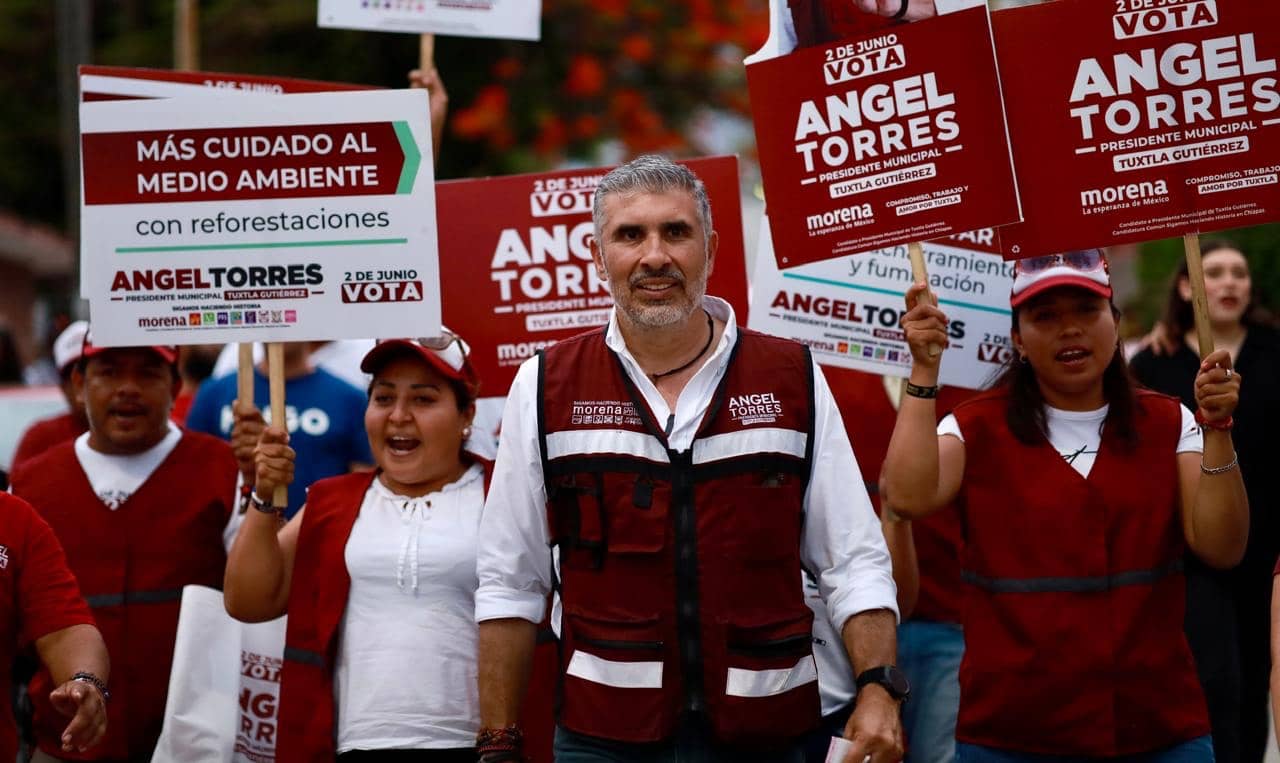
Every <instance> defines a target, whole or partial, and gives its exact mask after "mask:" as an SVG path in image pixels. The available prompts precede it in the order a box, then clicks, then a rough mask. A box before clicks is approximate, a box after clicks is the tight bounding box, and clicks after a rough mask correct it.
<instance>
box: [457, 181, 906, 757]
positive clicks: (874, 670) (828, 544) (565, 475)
mask: <svg viewBox="0 0 1280 763" xmlns="http://www.w3.org/2000/svg"><path fill="white" fill-rule="evenodd" d="M594 215H595V240H594V241H593V242H592V244H591V249H592V255H593V257H594V260H595V265H596V267H597V268H598V272H599V274H600V277H601V279H602V280H603V281H605V282H606V283H608V284H609V288H610V291H611V293H612V295H613V299H614V306H615V309H614V311H613V314H612V316H611V318H610V321H609V325H608V326H607V327H606V328H605V329H604V330H603V331H601V330H594V331H590V332H588V333H585V334H582V335H580V336H577V337H574V338H572V339H568V340H565V341H563V342H560V343H559V344H557V345H555V346H553V347H551V348H549V349H547V350H545V351H544V352H542V353H540V354H539V355H538V356H537V357H534V358H531V359H530V360H529V361H527V362H526V363H525V364H524V365H523V366H522V367H521V368H520V370H519V372H518V374H517V376H516V379H515V382H514V383H513V385H512V387H511V392H510V395H509V397H508V398H507V407H506V411H505V413H504V415H503V422H502V442H501V445H500V447H499V450H498V459H497V464H496V467H495V470H494V474H493V481H492V486H491V489H490V492H489V498H488V500H487V502H486V504H485V509H484V515H483V517H482V519H481V526H480V549H479V562H478V576H479V582H480V585H479V590H478V591H477V593H476V619H477V621H478V622H479V623H480V676H479V683H480V687H479V691H480V711H481V723H482V726H483V728H482V729H481V731H480V734H479V737H478V739H477V748H478V751H479V752H480V755H481V760H482V761H485V762H486V763H497V762H499V761H522V760H524V756H523V751H522V745H521V738H522V737H521V732H520V729H519V727H518V726H517V725H516V722H517V719H518V718H519V715H520V704H521V702H522V700H523V699H524V694H525V687H526V684H527V681H528V675H529V665H530V660H531V656H532V653H533V647H534V641H535V631H536V624H537V623H538V622H540V621H541V620H542V618H543V616H544V610H545V605H546V601H547V597H548V594H549V593H550V592H551V591H552V590H553V589H554V590H556V591H557V592H558V593H559V595H560V601H561V604H562V607H563V617H562V621H561V629H560V633H561V640H562V644H561V664H560V669H559V670H560V691H559V697H558V699H559V703H558V704H559V707H558V713H557V722H558V726H557V731H556V740H555V753H556V755H555V757H556V760H557V761H558V762H559V763H602V762H604V761H619V762H621V763H658V762H659V761H670V760H680V761H686V760H687V761H706V762H707V763H713V762H716V763H718V762H719V761H734V762H735V763H747V762H749V761H757V762H764V761H769V762H773V761H778V762H779V763H792V762H793V761H800V760H801V759H802V757H801V756H802V752H801V747H800V739H801V737H803V736H804V734H805V733H806V732H808V731H810V730H812V729H813V728H814V727H816V726H817V724H818V722H819V720H820V709H819V697H818V689H817V669H816V666H815V663H814V658H813V654H812V635H811V626H812V613H811V611H810V610H809V608H808V607H807V606H806V605H805V602H804V598H803V594H802V591H801V589H800V586H798V585H797V584H796V581H797V580H798V579H799V574H800V571H801V569H802V568H803V569H807V570H809V571H810V572H812V573H813V574H814V576H815V577H816V579H817V581H818V587H819V590H820V592H821V594H822V596H823V598H824V599H825V601H826V605H827V608H828V610H829V611H830V613H831V618H832V621H833V622H835V623H839V624H840V625H841V636H842V638H843V640H844V642H845V644H846V646H847V648H848V651H849V654H850V655H851V657H852V662H853V665H854V671H855V673H856V674H857V683H858V686H859V687H861V689H862V690H861V691H860V692H859V697H858V700H857V706H856V709H855V710H854V713H853V715H852V717H851V718H850V720H849V723H848V725H847V726H846V727H845V737H846V738H847V739H848V740H850V741H851V742H852V746H851V750H850V751H849V753H848V756H847V758H846V759H847V760H849V761H854V762H855V763H862V761H863V760H864V759H865V758H869V759H870V760H871V761H873V763H888V762H889V761H897V760H899V759H900V758H901V756H902V736H901V728H900V724H899V720H898V711H899V707H898V706H899V702H900V701H901V700H903V699H904V698H905V697H906V694H907V691H908V687H907V684H906V680H905V679H904V678H903V677H902V675H901V673H900V671H898V670H897V668H895V667H893V665H892V663H893V661H894V656H895V655H894V626H895V621H896V617H897V610H896V604H895V598H894V594H895V589H894V584H893V577H892V571H891V567H890V562H889V556H888V553H887V551H886V549H885V544H884V540H883V538H882V536H881V534H880V531H879V524H878V522H877V520H876V518H875V515H874V513H873V512H872V510H871V504H870V502H869V500H868V498H867V491H866V489H865V487H864V486H863V485H862V483H861V481H860V478H859V471H858V468H857V464H856V461H855V460H854V455H853V450H852V448H851V447H850V445H849V440H848V437H847V436H846V435H845V430H844V425H843V423H842V422H841V419H840V414H839V412H838V410H837V409H836V406H835V404H834V402H833V401H832V399H831V393H830V390H829V389H828V388H827V385H826V382H825V380H824V379H823V376H822V372H821V370H820V369H819V368H818V367H817V365H816V364H815V363H814V362H813V360H812V358H811V357H810V355H809V352H808V350H807V349H806V348H805V347H803V346H802V345H799V344H796V343H794V342H790V341H786V340H782V339H777V338H775V337H769V336H765V335H762V334H757V333H755V332H752V331H748V330H746V329H743V328H740V327H738V326H737V325H736V321H735V316H734V313H733V309H732V308H731V307H730V306H729V304H728V303H727V302H725V301H724V300H721V299H717V298H715V297H710V296H707V295H706V293H705V292H706V284H707V277H708V276H709V275H710V273H711V271H712V268H713V267H714V265H715V257H716V249H717V245H718V237H717V235H716V233H715V230H714V228H713V226H712V221H711V207H710V203H709V202H708V199H707V194H706V190H705V188H704V187H703V184H702V182H701V181H700V180H699V179H698V178H697V176H696V175H694V174H693V173H692V172H690V171H689V170H688V169H687V168H685V167H683V166H680V165H677V164H673V163H672V162H670V161H668V160H666V159H664V158H661V157H656V156H643V157H640V158H638V159H636V160H634V161H632V162H630V163H628V164H626V165H623V166H621V167H619V168H617V169H615V170H613V171H612V172H610V173H609V174H608V175H606V176H605V177H604V178H603V179H602V180H601V182H600V185H599V186H598V188H597V190H596V194H595V206H594ZM735 254H736V253H735ZM553 547H554V548H555V549H556V550H557V551H558V564H556V565H553V562H552V548H553ZM529 701H531V702H552V701H553V698H552V697H532V698H530V700H529Z"/></svg>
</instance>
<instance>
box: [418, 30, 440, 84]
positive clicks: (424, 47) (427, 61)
mask: <svg viewBox="0 0 1280 763" xmlns="http://www.w3.org/2000/svg"><path fill="white" fill-rule="evenodd" d="M435 65H436V36H435V35H434V34H424V35H420V36H419V37H418V68H419V69H421V70H422V71H423V73H424V74H425V73H426V72H429V71H431V68H432V67H434V66H435Z"/></svg>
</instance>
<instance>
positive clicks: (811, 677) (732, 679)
mask: <svg viewBox="0 0 1280 763" xmlns="http://www.w3.org/2000/svg"><path fill="white" fill-rule="evenodd" d="M817 680H818V665H817V663H815V662H814V660H813V655H805V656H804V657H801V658H800V661H799V662H797V663H796V665H795V667H793V668H780V669H777V670H747V669H746V668H729V674H728V677H727V678H726V679H725V687H724V693H725V694H726V695H728V696H730V697H772V696H774V695H775V694H783V693H785V692H789V691H791V690H792V689H794V688H796V687H797V686H804V685H805V684H807V683H812V682H814V681H817Z"/></svg>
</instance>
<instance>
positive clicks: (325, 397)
mask: <svg viewBox="0 0 1280 763" xmlns="http://www.w3.org/2000/svg"><path fill="white" fill-rule="evenodd" d="M284 397H285V413H286V418H287V420H288V423H289V445H290V446H291V447H292V448H293V449H294V451H295V452H296V453H297V454H298V458H297V461H296V463H295V464H294V468H293V482H292V483H291V484H290V485H289V508H288V510H286V511H285V517H292V516H293V515H294V514H296V513H297V512H298V509H300V508H302V504H304V503H305V502H306V499H307V488H308V487H310V486H311V484H312V483H313V482H316V481H317V480H322V479H324V478H325V477H332V476H334V475H336V474H346V473H347V472H348V471H349V470H350V467H351V464H353V463H360V464H371V463H373V454H372V453H371V452H370V451H369V436H368V434H366V433H365V430H364V410H365V406H366V404H367V402H368V401H367V399H366V396H365V393H364V391H362V390H359V389H356V388H355V387H353V386H351V385H350V384H348V383H346V382H345V381H343V380H341V379H339V378H338V377H336V376H334V375H333V374H330V373H329V372H327V371H324V370H322V369H316V370H314V371H312V372H311V373H309V374H307V375H306V376H300V377H298V378H296V379H287V380H285V383H284ZM253 398H254V401H255V402H256V403H257V404H258V407H259V408H260V409H262V414H263V417H264V418H266V420H267V422H268V423H270V421H271V410H270V406H269V405H268V403H267V401H268V400H270V399H271V398H270V390H269V387H268V384H267V377H266V376H264V375H263V374H262V373H261V372H260V371H258V369H256V368H255V369H254V373H253ZM235 399H236V375H235V374H227V375H226V376H222V377H219V378H217V379H210V380H208V381H206V382H205V383H204V384H202V385H200V391H199V392H197V393H196V398H195V400H194V401H193V402H192V403H191V410H190V412H189V413H188V414H187V424H186V426H187V428H188V429H193V430H195V431H197V432H206V433H208V434H211V435H214V436H215V437H221V438H223V439H224V440H228V439H230V438H231V424H232V421H233V420H232V416H231V401H233V400H235Z"/></svg>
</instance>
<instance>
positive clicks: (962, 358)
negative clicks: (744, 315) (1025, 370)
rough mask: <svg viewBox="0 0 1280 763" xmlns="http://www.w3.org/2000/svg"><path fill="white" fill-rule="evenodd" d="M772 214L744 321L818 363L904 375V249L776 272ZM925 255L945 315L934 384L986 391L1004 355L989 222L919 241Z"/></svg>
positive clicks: (1005, 271)
mask: <svg viewBox="0 0 1280 763" xmlns="http://www.w3.org/2000/svg"><path fill="white" fill-rule="evenodd" d="M770 211H772V208H770ZM772 217H773V216H772V215H768V216H766V217H765V218H764V219H763V221H762V223H761V228H760V248H759V249H758V250H757V252H756V262H755V269H754V271H753V273H752V278H751V317H750V320H749V321H747V326H748V327H749V328H752V329H755V330H756V331H763V332H765V333H768V334H774V335H776V336H780V337H785V338H787V339H793V340H795V341H797V342H801V343H802V344H806V345H808V346H809V350H810V352H812V353H813V357H814V359H816V360H817V361H818V362H819V363H822V364H823V365H829V366H839V367H841V368H852V369H855V370H858V371H866V372H868V373H873V374H881V375H884V376H897V377H903V378H905V377H907V376H910V374H911V349H910V348H909V347H908V346H907V342H906V337H905V335H904V334H903V332H902V329H901V328H900V327H899V325H898V321H899V319H900V318H901V317H902V314H903V313H904V312H905V311H906V303H905V301H904V299H903V296H904V295H905V294H906V293H907V289H908V288H910V287H911V284H912V282H913V280H912V277H911V261H910V259H909V258H908V256H907V247H906V245H895V246H892V247H885V248H882V249H876V250H873V251H870V252H865V253H862V254H858V255H856V256H853V255H851V256H847V257H842V258H839V259H832V260H824V261H822V262H814V263H810V264H808V265H802V266H800V267H797V268H788V269H786V270H781V271H780V270H778V267H777V263H776V262H775V261H774V258H773V256H771V255H772V254H773V251H772V243H771V241H770V236H769V225H770V223H772ZM924 254H925V261H926V262H927V263H928V267H929V285H930V288H931V289H932V290H933V293H934V294H935V295H937V297H938V306H939V307H941V308H942V310H943V311H944V312H945V313H946V314H947V317H948V318H950V319H951V322H950V324H949V326H948V334H949V337H948V338H949V339H950V342H951V346H950V347H949V348H948V349H947V350H946V352H945V353H944V355H943V358H942V370H941V376H940V381H941V383H943V384H947V385H953V386H957V387H965V388H968V389H981V388H983V387H986V386H987V385H989V384H990V383H991V381H992V380H993V379H994V376H995V374H996V373H997V372H998V371H999V370H1000V368H1001V367H1002V366H1003V364H1004V363H1006V362H1007V361H1008V360H1009V359H1010V358H1011V357H1012V354H1013V345H1012V343H1011V342H1010V339H1009V328H1010V321H1011V320H1012V318H1011V315H1012V314H1011V312H1010V310H1009V289H1010V287H1011V286H1012V285H1013V264H1012V263H1009V262H1006V261H1005V260H1004V259H1003V258H1001V256H1000V245H999V236H998V235H997V233H996V231H995V230H994V229H992V228H985V229H982V230H976V231H969V232H966V233H960V234H956V235H954V236H950V237H947V238H944V239H938V240H936V241H930V242H927V243H925V245H924Z"/></svg>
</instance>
